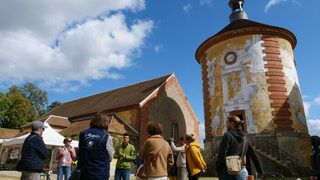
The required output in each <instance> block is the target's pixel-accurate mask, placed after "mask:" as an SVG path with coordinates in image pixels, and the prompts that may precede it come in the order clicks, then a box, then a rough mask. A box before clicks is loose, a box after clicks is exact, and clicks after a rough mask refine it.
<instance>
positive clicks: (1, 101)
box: [0, 92, 11, 127]
mask: <svg viewBox="0 0 320 180" xmlns="http://www.w3.org/2000/svg"><path fill="white" fill-rule="evenodd" d="M10 106H11V101H10V99H9V98H8V97H7V96H6V95H5V94H4V93H1V92H0V127H2V124H3V121H4V117H5V113H6V112H7V111H8V109H9V108H10Z"/></svg>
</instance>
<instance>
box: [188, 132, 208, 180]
mask: <svg viewBox="0 0 320 180" xmlns="http://www.w3.org/2000/svg"><path fill="white" fill-rule="evenodd" d="M185 141H186V144H187V149H186V156H187V167H188V169H187V170H188V173H189V180H198V178H199V177H200V176H201V175H202V174H204V172H205V170H206V168H207V165H206V162H205V161H204V160H203V157H202V155H201V153H200V144H199V143H197V142H195V137H194V135H193V134H190V135H189V134H187V135H186V136H185Z"/></svg>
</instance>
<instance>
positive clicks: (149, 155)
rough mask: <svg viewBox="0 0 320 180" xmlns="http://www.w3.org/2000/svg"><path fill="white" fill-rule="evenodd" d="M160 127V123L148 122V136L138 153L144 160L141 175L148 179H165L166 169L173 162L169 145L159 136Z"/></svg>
mask: <svg viewBox="0 0 320 180" xmlns="http://www.w3.org/2000/svg"><path fill="white" fill-rule="evenodd" d="M162 129H163V128H162V125H161V124H160V123H153V122H150V123H149V124H148V126H147V131H148V133H149V135H150V136H149V138H148V139H147V140H146V141H145V143H144V144H143V145H142V147H141V150H140V153H139V154H140V157H141V159H142V160H143V162H144V164H143V169H142V173H141V176H142V177H144V178H147V179H148V180H167V176H168V169H170V168H171V166H172V165H173V163H174V159H173V153H172V150H171V147H170V146H169V144H168V143H167V141H165V140H164V139H163V137H162V136H161V134H162Z"/></svg>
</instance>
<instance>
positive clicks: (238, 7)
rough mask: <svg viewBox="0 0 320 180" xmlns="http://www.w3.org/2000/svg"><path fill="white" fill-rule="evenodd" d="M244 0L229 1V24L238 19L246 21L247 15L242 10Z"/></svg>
mask: <svg viewBox="0 0 320 180" xmlns="http://www.w3.org/2000/svg"><path fill="white" fill-rule="evenodd" d="M243 5H244V0H230V1H229V6H230V8H231V9H232V14H231V15H230V17H229V18H230V22H234V21H236V20H239V19H248V15H247V13H246V12H245V11H244V10H243Z"/></svg>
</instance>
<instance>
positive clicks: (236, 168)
mask: <svg viewBox="0 0 320 180" xmlns="http://www.w3.org/2000/svg"><path fill="white" fill-rule="evenodd" d="M242 142H243V148H242V152H241V156H238V155H236V156H227V157H226V166H227V171H228V174H230V175H237V174H241V172H242V168H243V165H242V159H243V155H244V150H245V147H246V137H245V136H244V138H243V141H242Z"/></svg>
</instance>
